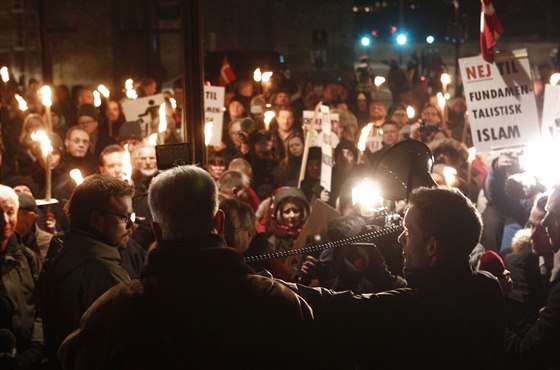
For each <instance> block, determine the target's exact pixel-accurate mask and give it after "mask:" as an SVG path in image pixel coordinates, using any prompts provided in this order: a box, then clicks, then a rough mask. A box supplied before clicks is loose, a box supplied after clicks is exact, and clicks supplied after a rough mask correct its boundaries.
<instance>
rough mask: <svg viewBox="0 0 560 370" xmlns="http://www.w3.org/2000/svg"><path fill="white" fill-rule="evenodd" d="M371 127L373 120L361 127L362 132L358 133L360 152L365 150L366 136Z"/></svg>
mask: <svg viewBox="0 0 560 370" xmlns="http://www.w3.org/2000/svg"><path fill="white" fill-rule="evenodd" d="M372 129H373V122H370V123H368V124H367V125H366V126H365V127H364V128H362V133H361V134H360V140H358V149H359V150H360V151H361V152H363V151H365V150H366V143H367V138H368V136H369V133H370V132H371V130H372Z"/></svg>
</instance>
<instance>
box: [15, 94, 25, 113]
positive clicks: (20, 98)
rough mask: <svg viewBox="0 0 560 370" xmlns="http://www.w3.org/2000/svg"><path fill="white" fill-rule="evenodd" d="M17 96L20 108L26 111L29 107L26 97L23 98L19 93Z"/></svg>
mask: <svg viewBox="0 0 560 370" xmlns="http://www.w3.org/2000/svg"><path fill="white" fill-rule="evenodd" d="M15 97H16V100H17V102H18V105H19V110H20V111H22V112H25V111H26V110H27V109H28V107H27V102H26V101H25V99H23V98H22V97H21V96H19V95H18V94H16V95H15Z"/></svg>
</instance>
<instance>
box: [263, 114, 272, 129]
mask: <svg viewBox="0 0 560 370" xmlns="http://www.w3.org/2000/svg"><path fill="white" fill-rule="evenodd" d="M273 118H274V112H273V111H271V110H267V111H266V112H264V127H265V128H266V130H268V129H269V128H270V121H272V119H273Z"/></svg>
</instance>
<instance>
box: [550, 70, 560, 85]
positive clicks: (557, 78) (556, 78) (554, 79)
mask: <svg viewBox="0 0 560 370" xmlns="http://www.w3.org/2000/svg"><path fill="white" fill-rule="evenodd" d="M549 82H550V84H551V85H552V86H554V85H558V82H560V73H558V72H556V73H553V74H551V75H550V80H549Z"/></svg>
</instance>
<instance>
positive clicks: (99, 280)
mask: <svg viewBox="0 0 560 370" xmlns="http://www.w3.org/2000/svg"><path fill="white" fill-rule="evenodd" d="M132 191H133V190H132V187H131V186H129V185H128V184H127V183H125V182H124V181H121V180H119V179H116V178H113V177H110V176H106V175H92V176H89V177H87V178H86V179H85V180H84V182H83V183H82V184H80V185H79V186H77V187H76V188H75V189H74V192H73V193H72V195H71V197H70V200H69V201H68V203H67V205H66V213H67V216H68V218H69V220H70V230H69V232H68V233H67V234H65V235H64V237H63V241H62V248H61V249H60V251H59V252H58V253H57V254H56V256H55V257H52V254H53V253H52V251H51V250H49V252H48V253H47V261H46V262H45V267H44V269H43V271H42V273H41V278H40V282H39V285H40V288H39V289H40V293H39V303H40V306H41V309H42V312H43V325H44V335H45V345H46V347H47V351H48V355H49V360H50V361H56V351H57V350H58V347H59V346H60V343H62V341H63V340H64V338H65V337H66V336H67V335H68V334H70V333H71V332H72V331H73V330H74V329H76V328H77V327H78V325H79V322H80V318H81V316H82V314H83V313H84V312H85V311H86V310H87V309H88V308H89V306H90V305H91V304H92V303H93V302H94V301H95V300H96V299H97V298H98V297H99V296H101V295H102V294H103V293H105V291H107V290H109V289H110V288H111V287H113V286H114V285H117V284H118V283H123V282H129V281H130V277H129V275H128V273H127V272H126V270H125V269H123V268H122V267H121V256H120V254H119V248H122V247H125V246H126V245H127V243H128V240H129V238H130V235H131V234H132V231H133V230H134V223H133V219H132V218H133V212H132ZM52 248H53V247H52V246H51V249H52ZM53 363H55V362H53Z"/></svg>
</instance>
